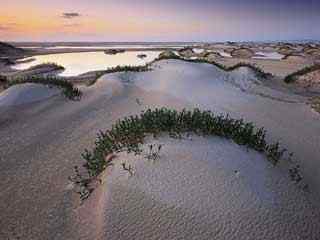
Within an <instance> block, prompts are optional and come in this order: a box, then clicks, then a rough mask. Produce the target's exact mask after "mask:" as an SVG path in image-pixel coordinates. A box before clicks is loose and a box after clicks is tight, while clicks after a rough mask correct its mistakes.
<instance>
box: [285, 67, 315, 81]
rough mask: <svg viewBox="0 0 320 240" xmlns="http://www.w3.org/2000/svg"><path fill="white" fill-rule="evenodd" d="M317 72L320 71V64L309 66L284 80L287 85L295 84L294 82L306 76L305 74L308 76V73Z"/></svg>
mask: <svg viewBox="0 0 320 240" xmlns="http://www.w3.org/2000/svg"><path fill="white" fill-rule="evenodd" d="M317 70H320V64H314V65H312V66H307V67H305V68H303V69H301V70H298V71H296V72H294V73H291V74H289V75H288V76H286V77H285V78H284V81H285V82H286V83H293V82H294V81H296V80H297V78H298V77H300V76H302V75H305V74H308V73H311V72H314V71H317Z"/></svg>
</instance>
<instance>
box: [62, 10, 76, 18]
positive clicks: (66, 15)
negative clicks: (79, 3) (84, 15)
mask: <svg viewBox="0 0 320 240" xmlns="http://www.w3.org/2000/svg"><path fill="white" fill-rule="evenodd" d="M61 17H63V18H66V19H72V18H78V17H81V14H80V13H77V12H65V13H62V16H61Z"/></svg>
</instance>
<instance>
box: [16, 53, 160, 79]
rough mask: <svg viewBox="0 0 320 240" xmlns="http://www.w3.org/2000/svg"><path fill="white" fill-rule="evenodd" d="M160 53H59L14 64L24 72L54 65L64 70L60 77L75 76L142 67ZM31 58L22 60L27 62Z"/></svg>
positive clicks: (39, 56)
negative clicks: (50, 64) (92, 72)
mask: <svg viewBox="0 0 320 240" xmlns="http://www.w3.org/2000/svg"><path fill="white" fill-rule="evenodd" d="M160 53H161V51H131V52H124V53H119V54H116V55H108V54H105V53H104V52H80V53H59V54H47V55H38V56H32V57H31V58H33V59H34V60H33V61H30V62H25V63H20V64H16V65H14V66H13V68H14V69H17V70H25V69H28V68H30V67H33V66H36V65H39V64H43V63H56V64H59V65H61V66H63V67H64V68H65V70H64V71H63V72H62V73H60V74H59V75H60V76H65V77H67V76H77V75H79V74H83V73H86V72H90V71H98V70H105V69H108V68H112V67H116V66H129V65H130V66H142V65H145V64H146V63H149V62H151V61H153V60H154V59H155V58H157V57H158V56H159V54H160ZM139 54H146V55H147V57H146V58H144V59H140V58H138V57H137V55H139ZM31 58H26V59H22V61H24V60H28V59H31Z"/></svg>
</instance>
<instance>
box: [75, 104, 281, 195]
mask: <svg viewBox="0 0 320 240" xmlns="http://www.w3.org/2000/svg"><path fill="white" fill-rule="evenodd" d="M163 133H167V134H168V135H169V136H170V137H176V136H181V135H182V134H189V133H194V134H197V135H201V136H220V137H224V138H227V139H231V140H233V141H234V142H235V143H237V144H239V145H244V146H247V147H248V148H252V149H254V150H256V151H258V152H261V153H264V154H265V155H266V156H267V158H268V160H269V161H270V162H271V163H272V164H274V165H276V164H277V163H278V161H279V160H280V159H282V157H283V155H284V153H285V151H286V150H285V149H283V148H281V147H280V144H279V143H273V144H268V143H267V142H266V139H265V137H266V131H265V130H264V129H263V128H260V129H256V128H255V127H254V125H253V124H252V123H246V122H244V120H243V119H233V118H230V117H229V115H215V114H214V113H212V112H211V111H201V110H199V109H194V110H186V109H184V110H182V111H180V112H178V111H177V110H172V109H167V108H160V109H158V108H157V109H154V110H151V109H148V110H146V111H144V112H142V113H141V114H140V115H135V116H130V117H126V118H124V119H122V120H118V121H117V122H116V123H115V124H114V125H113V126H112V128H111V129H110V130H107V131H105V132H102V131H100V132H99V133H98V136H97V139H96V141H95V147H94V149H93V150H92V151H89V150H85V152H84V153H83V154H82V157H83V158H84V160H85V164H84V165H83V166H84V168H85V169H86V174H87V177H86V178H83V179H85V183H87V179H95V178H96V177H97V176H98V175H99V174H100V173H101V172H103V171H104V170H105V169H106V168H107V167H108V166H109V165H110V164H111V163H112V162H111V161H112V158H106V156H108V155H110V154H115V153H119V152H128V153H131V152H133V153H135V154H141V153H142V148H141V146H142V145H143V143H144V139H145V137H146V136H153V137H157V136H159V135H161V134H163ZM161 147H162V146H161V145H159V146H158V147H155V149H154V146H153V145H151V147H150V146H149V150H150V152H149V155H150V158H151V159H154V158H158V156H159V152H160V150H161ZM80 186H83V185H81V184H80ZM89 192H90V191H89Z"/></svg>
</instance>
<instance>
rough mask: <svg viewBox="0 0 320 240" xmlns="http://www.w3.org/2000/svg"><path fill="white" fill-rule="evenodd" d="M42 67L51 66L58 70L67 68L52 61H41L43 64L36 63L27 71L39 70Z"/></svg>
mask: <svg viewBox="0 0 320 240" xmlns="http://www.w3.org/2000/svg"><path fill="white" fill-rule="evenodd" d="M41 68H50V69H54V70H56V71H58V70H64V69H65V68H64V67H63V66H61V65H59V64H57V63H51V62H48V63H41V64H38V65H35V66H32V67H30V68H28V69H26V70H27V71H31V70H37V69H41Z"/></svg>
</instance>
